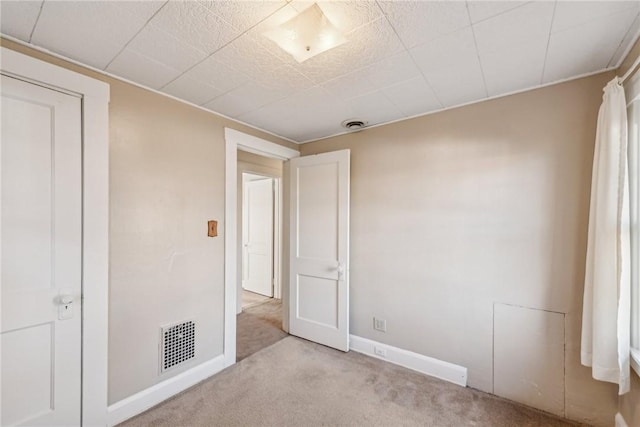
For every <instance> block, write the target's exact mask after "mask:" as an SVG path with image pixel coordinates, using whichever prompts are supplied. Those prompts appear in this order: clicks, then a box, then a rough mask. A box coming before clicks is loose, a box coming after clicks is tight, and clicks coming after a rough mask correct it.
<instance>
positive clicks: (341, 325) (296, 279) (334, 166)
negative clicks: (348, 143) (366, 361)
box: [289, 150, 350, 351]
mask: <svg viewBox="0 0 640 427" xmlns="http://www.w3.org/2000/svg"><path fill="white" fill-rule="evenodd" d="M290 168H291V173H290V180H291V185H290V191H291V193H290V216H289V220H290V230H291V231H290V258H291V259H290V282H289V284H290V293H289V298H290V299H289V332H290V333H291V334H292V335H297V336H299V337H302V338H305V339H308V340H310V341H315V342H318V343H320V344H324V345H327V346H330V347H334V348H337V349H339V350H342V351H348V350H349V186H350V185H349V176H350V172H349V168H350V151H349V150H341V151H334V152H329V153H323V154H317V155H313V156H305V157H298V158H295V159H292V160H291V165H290Z"/></svg>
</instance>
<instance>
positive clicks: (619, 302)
mask: <svg viewBox="0 0 640 427" xmlns="http://www.w3.org/2000/svg"><path fill="white" fill-rule="evenodd" d="M629 226H630V218H629V178H628V174H627V106H626V102H625V96H624V90H623V88H622V86H621V85H620V84H619V82H618V78H615V79H614V80H612V81H611V82H609V83H608V84H607V85H606V86H605V88H604V95H603V97H602V105H601V106H600V112H599V114H598V128H597V131H596V145H595V153H594V159H593V175H592V181H591V206H590V210H589V236H588V243H587V262H586V271H585V285H584V303H583V313H582V348H581V350H582V351H581V359H582V364H583V365H585V366H590V367H591V368H592V375H593V378H595V379H597V380H602V381H608V382H612V383H616V384H619V386H620V387H619V394H624V393H626V392H627V391H629V387H630V377H629V351H630V339H631V332H630V327H631V319H630V316H631V313H630V302H631V295H630V293H631V288H630V286H631V283H630V276H629V266H630V261H631V257H630V254H629V249H630V247H629V238H630V230H629Z"/></svg>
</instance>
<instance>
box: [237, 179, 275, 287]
mask: <svg viewBox="0 0 640 427" xmlns="http://www.w3.org/2000/svg"><path fill="white" fill-rule="evenodd" d="M243 187H244V189H243V197H244V203H243V204H242V223H243V224H242V240H243V243H242V244H243V251H242V255H243V256H242V258H243V259H242V288H243V289H246V290H247V291H250V292H253V293H256V294H261V295H264V296H267V297H273V237H274V236H273V178H264V177H263V178H262V179H256V180H247V181H246V182H244V183H243Z"/></svg>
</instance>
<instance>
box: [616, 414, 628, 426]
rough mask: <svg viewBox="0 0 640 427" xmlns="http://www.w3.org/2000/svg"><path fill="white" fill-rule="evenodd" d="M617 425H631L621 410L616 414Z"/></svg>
mask: <svg viewBox="0 0 640 427" xmlns="http://www.w3.org/2000/svg"><path fill="white" fill-rule="evenodd" d="M616 427H629V424H627V422H626V421H625V419H624V417H623V416H622V414H621V413H620V412H618V413H617V414H616Z"/></svg>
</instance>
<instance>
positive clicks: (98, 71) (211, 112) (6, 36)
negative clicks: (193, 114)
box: [0, 33, 299, 144]
mask: <svg viewBox="0 0 640 427" xmlns="http://www.w3.org/2000/svg"><path fill="white" fill-rule="evenodd" d="M0 37H1V38H3V39H6V40H9V41H12V42H13V43H16V44H19V45H21V46H25V47H28V48H29V49H33V50H35V51H38V52H42V53H45V54H47V55H49V56H53V57H54V58H58V59H62V60H63V61H66V62H69V63H71V64H74V65H78V66H80V67H83V68H86V69H87V70H91V71H94V72H96V73H98V74H102V75H103V76H107V77H111V78H112V79H115V80H119V81H121V82H124V83H128V84H130V85H132V86H136V87H139V88H141V89H144V90H148V91H150V92H153V93H155V94H158V95H161V96H164V97H165V98H170V99H173V100H174V101H178V102H180V103H182V104H186V105H189V106H191V107H194V108H197V109H198V110H202V111H205V112H207V113H209V114H213V115H215V116H219V117H222V118H224V119H227V120H230V121H232V122H235V123H239V124H241V125H243V126H246V127H248V128H251V129H255V130H259V131H260V132H264V133H266V134H268V135H272V136H275V137H276V138H281V139H284V140H285V141H289V142H291V143H293V144H299V142H298V141H294V140H292V139H289V138H287V137H286V136H282V135H278V134H276V133H273V132H271V131H268V130H266V129H262V128H259V127H257V126H254V125H252V124H250V123H247V122H243V121H242V120H238V119H234V118H233V117H229V116H226V115H224V114H222V113H218V112H216V111H213V110H209V109H206V108H204V107H203V106H201V105H198V104H194V103H193V102H189V101H186V100H184V99H181V98H178V97H176V96H173V95H169V94H168V93H165V92H161V91H159V90H158V89H154V88H152V87H149V86H145V85H143V84H140V83H136V82H134V81H133V80H129V79H125V78H124V77H120V76H117V75H115V74H112V73H110V72H108V71H105V70H102V69H100V68H96V67H92V66H91V65H87V64H85V63H82V62H80V61H76V60H75V59H72V58H69V57H68V56H64V55H60V54H59V53H56V52H53V51H51V50H49V49H46V48H44V47H40V46H36V45H34V44H31V43H27V42H25V41H23V40H20V39H17V38H15V37H12V36H10V35H8V34H4V33H0Z"/></svg>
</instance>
